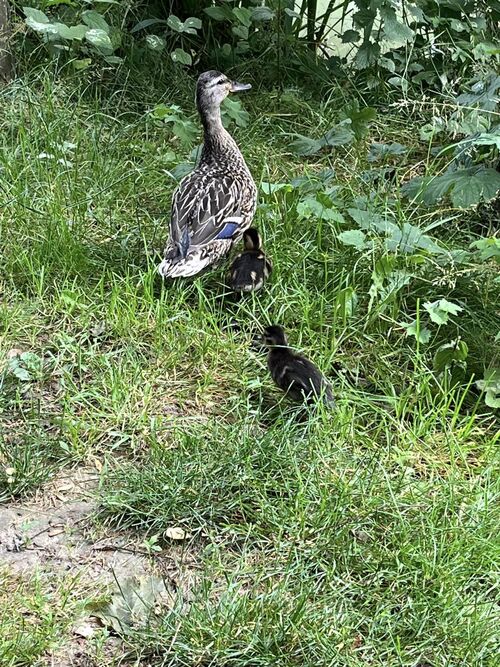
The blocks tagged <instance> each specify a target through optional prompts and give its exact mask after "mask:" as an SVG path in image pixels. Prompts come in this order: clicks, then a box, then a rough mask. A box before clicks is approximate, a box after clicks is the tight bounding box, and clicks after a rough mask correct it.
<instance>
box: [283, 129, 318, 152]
mask: <svg viewBox="0 0 500 667" xmlns="http://www.w3.org/2000/svg"><path fill="white" fill-rule="evenodd" d="M295 136H296V137H297V138H296V139H294V140H293V141H292V142H291V143H290V146H289V148H290V150H291V151H292V153H295V154H296V155H315V154H316V153H319V151H320V150H321V149H322V147H323V144H322V143H321V141H318V140H317V139H311V137H305V136H304V135H303V134H297V135H295Z"/></svg>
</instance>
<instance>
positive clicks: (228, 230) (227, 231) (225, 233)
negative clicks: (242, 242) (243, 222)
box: [215, 222, 239, 239]
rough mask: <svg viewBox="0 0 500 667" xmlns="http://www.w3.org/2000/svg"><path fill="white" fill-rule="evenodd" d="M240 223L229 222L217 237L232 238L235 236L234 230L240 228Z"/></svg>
mask: <svg viewBox="0 0 500 667" xmlns="http://www.w3.org/2000/svg"><path fill="white" fill-rule="evenodd" d="M238 227H239V224H238V223H237V222H227V223H226V224H225V225H224V227H223V229H221V230H220V232H219V233H218V234H217V236H216V237H215V238H216V239H231V238H233V235H234V232H235V231H236V230H237V229H238Z"/></svg>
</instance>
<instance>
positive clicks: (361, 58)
mask: <svg viewBox="0 0 500 667" xmlns="http://www.w3.org/2000/svg"><path fill="white" fill-rule="evenodd" d="M379 56H380V45H379V44H374V43H373V42H365V43H364V44H362V45H361V46H360V47H359V49H358V51H357V53H356V56H355V58H354V66H355V67H356V69H367V68H368V67H371V65H375V63H376V62H377V60H378V57H379Z"/></svg>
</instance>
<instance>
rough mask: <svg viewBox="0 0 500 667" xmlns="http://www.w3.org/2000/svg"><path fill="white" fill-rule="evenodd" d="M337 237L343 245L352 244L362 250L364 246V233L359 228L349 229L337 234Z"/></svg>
mask: <svg viewBox="0 0 500 667" xmlns="http://www.w3.org/2000/svg"><path fill="white" fill-rule="evenodd" d="M339 239H340V240H341V241H342V243H344V244H345V245H352V246H354V247H355V248H357V249H358V250H363V248H364V247H365V246H366V234H365V233H364V232H362V231H361V230H360V229H350V230H348V231H346V232H341V233H340V234H339Z"/></svg>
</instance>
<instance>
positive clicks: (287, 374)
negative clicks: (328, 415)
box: [263, 325, 335, 407]
mask: <svg viewBox="0 0 500 667" xmlns="http://www.w3.org/2000/svg"><path fill="white" fill-rule="evenodd" d="M263 339H264V343H265V344H266V346H267V347H268V348H269V354H268V357H267V365H268V368H269V371H270V373H271V377H272V378H273V380H274V382H275V383H276V385H277V386H278V387H279V388H280V389H282V390H283V391H284V392H285V393H286V394H287V395H288V396H290V397H291V398H292V399H293V400H295V401H299V402H306V403H313V402H315V401H317V400H318V399H320V400H322V401H323V402H324V403H325V404H326V405H328V406H329V407H334V406H335V399H334V398H333V392H332V388H331V386H330V384H329V383H328V381H327V380H326V378H325V376H324V375H323V373H322V372H321V371H320V370H319V368H317V366H315V365H314V364H313V363H312V361H309V359H307V358H306V357H304V356H303V355H301V354H298V353H297V352H294V351H293V350H292V349H291V348H290V347H289V345H288V340H287V338H286V335H285V331H284V329H283V327H280V326H278V325H273V326H269V327H267V328H266V329H265V330H264V336H263Z"/></svg>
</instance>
